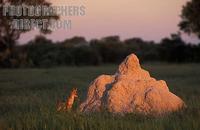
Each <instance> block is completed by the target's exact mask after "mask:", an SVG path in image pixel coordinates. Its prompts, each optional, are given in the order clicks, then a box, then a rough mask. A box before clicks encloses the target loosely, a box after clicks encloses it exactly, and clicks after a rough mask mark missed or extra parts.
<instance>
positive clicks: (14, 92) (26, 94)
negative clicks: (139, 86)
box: [0, 64, 200, 130]
mask: <svg viewBox="0 0 200 130" xmlns="http://www.w3.org/2000/svg"><path fill="white" fill-rule="evenodd" d="M143 68H145V69H146V70H149V71H150V73H151V75H152V76H153V77H156V78H157V79H164V80H166V81H167V83H168V86H169V88H170V90H171V91H172V92H173V93H175V94H176V95H178V96H179V97H181V98H182V99H183V100H184V101H185V102H186V104H187V106H188V108H187V109H186V110H183V111H180V112H176V113H172V114H170V115H168V116H165V117H159V118H153V117H144V116H139V115H134V114H129V115H126V116H123V117H120V116H114V115H112V114H109V113H106V112H104V113H93V114H90V115H84V114H82V113H79V112H78V111H76V108H77V106H78V105H79V104H80V102H81V101H82V100H83V99H84V97H85V95H86V92H87V88H88V85H89V83H90V82H91V81H92V80H93V79H95V78H96V77H97V76H98V75H100V74H113V73H114V72H115V70H116V69H117V66H114V65H105V66H100V67H80V68H78V67H60V68H53V69H14V70H9V69H4V70H0V130H111V129H113V130H118V129H123V130H134V129H135V130H199V129H200V66H199V64H180V65H177V64H145V65H143ZM73 87H78V92H79V95H80V96H79V100H78V101H76V104H75V106H74V110H72V111H71V112H67V113H57V112H56V111H55V103H56V100H57V99H61V98H62V99H63V98H64V97H65V96H66V95H68V94H69V91H70V90H71V89H72V88H73Z"/></svg>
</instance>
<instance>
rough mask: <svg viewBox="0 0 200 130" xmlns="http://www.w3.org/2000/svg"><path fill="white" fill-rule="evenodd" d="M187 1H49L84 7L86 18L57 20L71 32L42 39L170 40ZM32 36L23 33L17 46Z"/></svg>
mask: <svg viewBox="0 0 200 130" xmlns="http://www.w3.org/2000/svg"><path fill="white" fill-rule="evenodd" d="M187 1H188V0H176V1H174V0H168V1H162V0H151V1H149V2H146V1H145V0H140V1H139V0H126V1H118V2H117V3H116V2H115V1H114V0H109V1H106V0H102V1H95V2H94V1H92V0H84V1H83V0H76V1H72V0H69V1H67V2H66V1H64V0H60V1H56V0H50V2H51V3H52V4H53V5H66V6H70V5H77V6H80V5H84V6H85V7H86V15H85V16H81V17H78V16H73V17H66V16H61V20H66V19H71V20H72V29H71V30H64V29H58V30H56V31H53V32H52V33H51V34H48V35H46V37H47V38H48V39H51V40H53V41H54V42H56V41H63V40H65V39H69V38H71V37H74V36H82V37H85V38H86V40H91V39H100V38H103V37H106V36H114V35H117V36H119V37H120V38H121V40H124V39H129V38H133V37H140V38H142V39H143V40H147V41H155V42H160V40H161V39H163V38H165V37H170V35H171V34H173V33H177V32H178V31H179V28H178V23H179V22H180V20H181V18H180V14H181V10H182V6H183V5H185V4H186V2H187ZM113 3H114V4H113ZM112 21H114V22H112ZM94 29H95V32H94ZM36 35H39V32H38V31H37V30H36V31H35V30H33V31H31V32H28V33H25V34H23V35H22V36H21V37H20V39H19V40H18V42H19V43H20V44H24V43H27V42H28V41H30V40H32V39H34V38H35V36H36ZM182 38H183V39H184V41H186V42H190V43H199V39H198V38H197V37H196V36H194V35H191V36H188V35H187V34H183V37H182Z"/></svg>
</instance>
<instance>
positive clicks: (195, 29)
mask: <svg viewBox="0 0 200 130" xmlns="http://www.w3.org/2000/svg"><path fill="white" fill-rule="evenodd" d="M199 11H200V1H199V0H190V1H188V2H187V4H186V5H185V6H184V7H183V9H182V15H181V18H182V21H181V22H180V24H179V26H180V29H181V30H183V31H184V32H186V33H189V34H191V33H194V34H196V35H197V36H198V37H199V38H200V24H199V23H200V13H199Z"/></svg>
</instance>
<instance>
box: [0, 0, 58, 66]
mask: <svg viewBox="0 0 200 130" xmlns="http://www.w3.org/2000/svg"><path fill="white" fill-rule="evenodd" d="M7 5H9V6H10V5H15V6H19V5H24V6H37V5H41V6H46V7H51V3H49V2H47V1H46V0H19V1H18V0H0V17H1V18H0V66H3V67H4V66H5V67H9V64H11V63H10V61H11V59H13V56H14V55H15V54H14V48H15V44H16V41H17V40H18V39H19V38H20V35H21V34H22V33H26V32H28V31H31V29H26V30H25V29H21V30H20V29H16V28H12V24H11V23H12V22H13V20H14V19H38V20H42V19H46V20H48V21H47V23H46V28H41V29H40V32H41V33H43V34H46V33H50V32H51V30H50V29H49V28H48V27H49V26H50V20H52V19H54V20H57V19H58V18H59V17H58V15H57V14H56V15H54V16H26V15H23V16H10V15H8V16H7V15H6V16H5V15H3V14H4V13H3V12H4V11H3V9H4V6H7ZM3 64H4V65H3Z"/></svg>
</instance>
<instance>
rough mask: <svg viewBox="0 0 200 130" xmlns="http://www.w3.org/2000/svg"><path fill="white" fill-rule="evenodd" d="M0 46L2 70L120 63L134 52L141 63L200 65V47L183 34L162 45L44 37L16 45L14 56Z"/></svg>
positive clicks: (114, 38) (116, 38)
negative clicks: (62, 39) (54, 40)
mask: <svg viewBox="0 0 200 130" xmlns="http://www.w3.org/2000/svg"><path fill="white" fill-rule="evenodd" d="M0 45H1V46H0V67H1V68H17V67H54V66H65V65H76V66H82V65H101V64H116V63H120V62H121V61H122V60H123V59H124V58H125V57H126V56H127V55H129V54H131V53H135V54H136V55H137V56H138V57H139V59H140V61H141V62H170V63H188V62H196V63H199V62H200V44H189V43H185V42H184V41H183V40H182V39H181V37H180V35H179V34H172V35H171V37H169V38H164V39H162V40H161V42H160V43H155V42H154V41H145V40H143V39H141V38H131V39H127V40H124V41H121V40H120V38H119V36H109V37H105V38H102V39H93V40H90V41H87V40H86V39H85V38H84V37H73V38H70V39H66V40H64V41H62V42H56V43H55V42H53V41H51V40H49V39H47V38H45V37H44V36H41V35H40V36H37V37H36V38H35V39H34V40H32V41H30V42H28V43H27V44H25V45H16V46H15V47H14V49H13V50H12V53H11V51H10V50H9V49H8V48H6V47H4V46H2V45H3V44H0Z"/></svg>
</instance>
